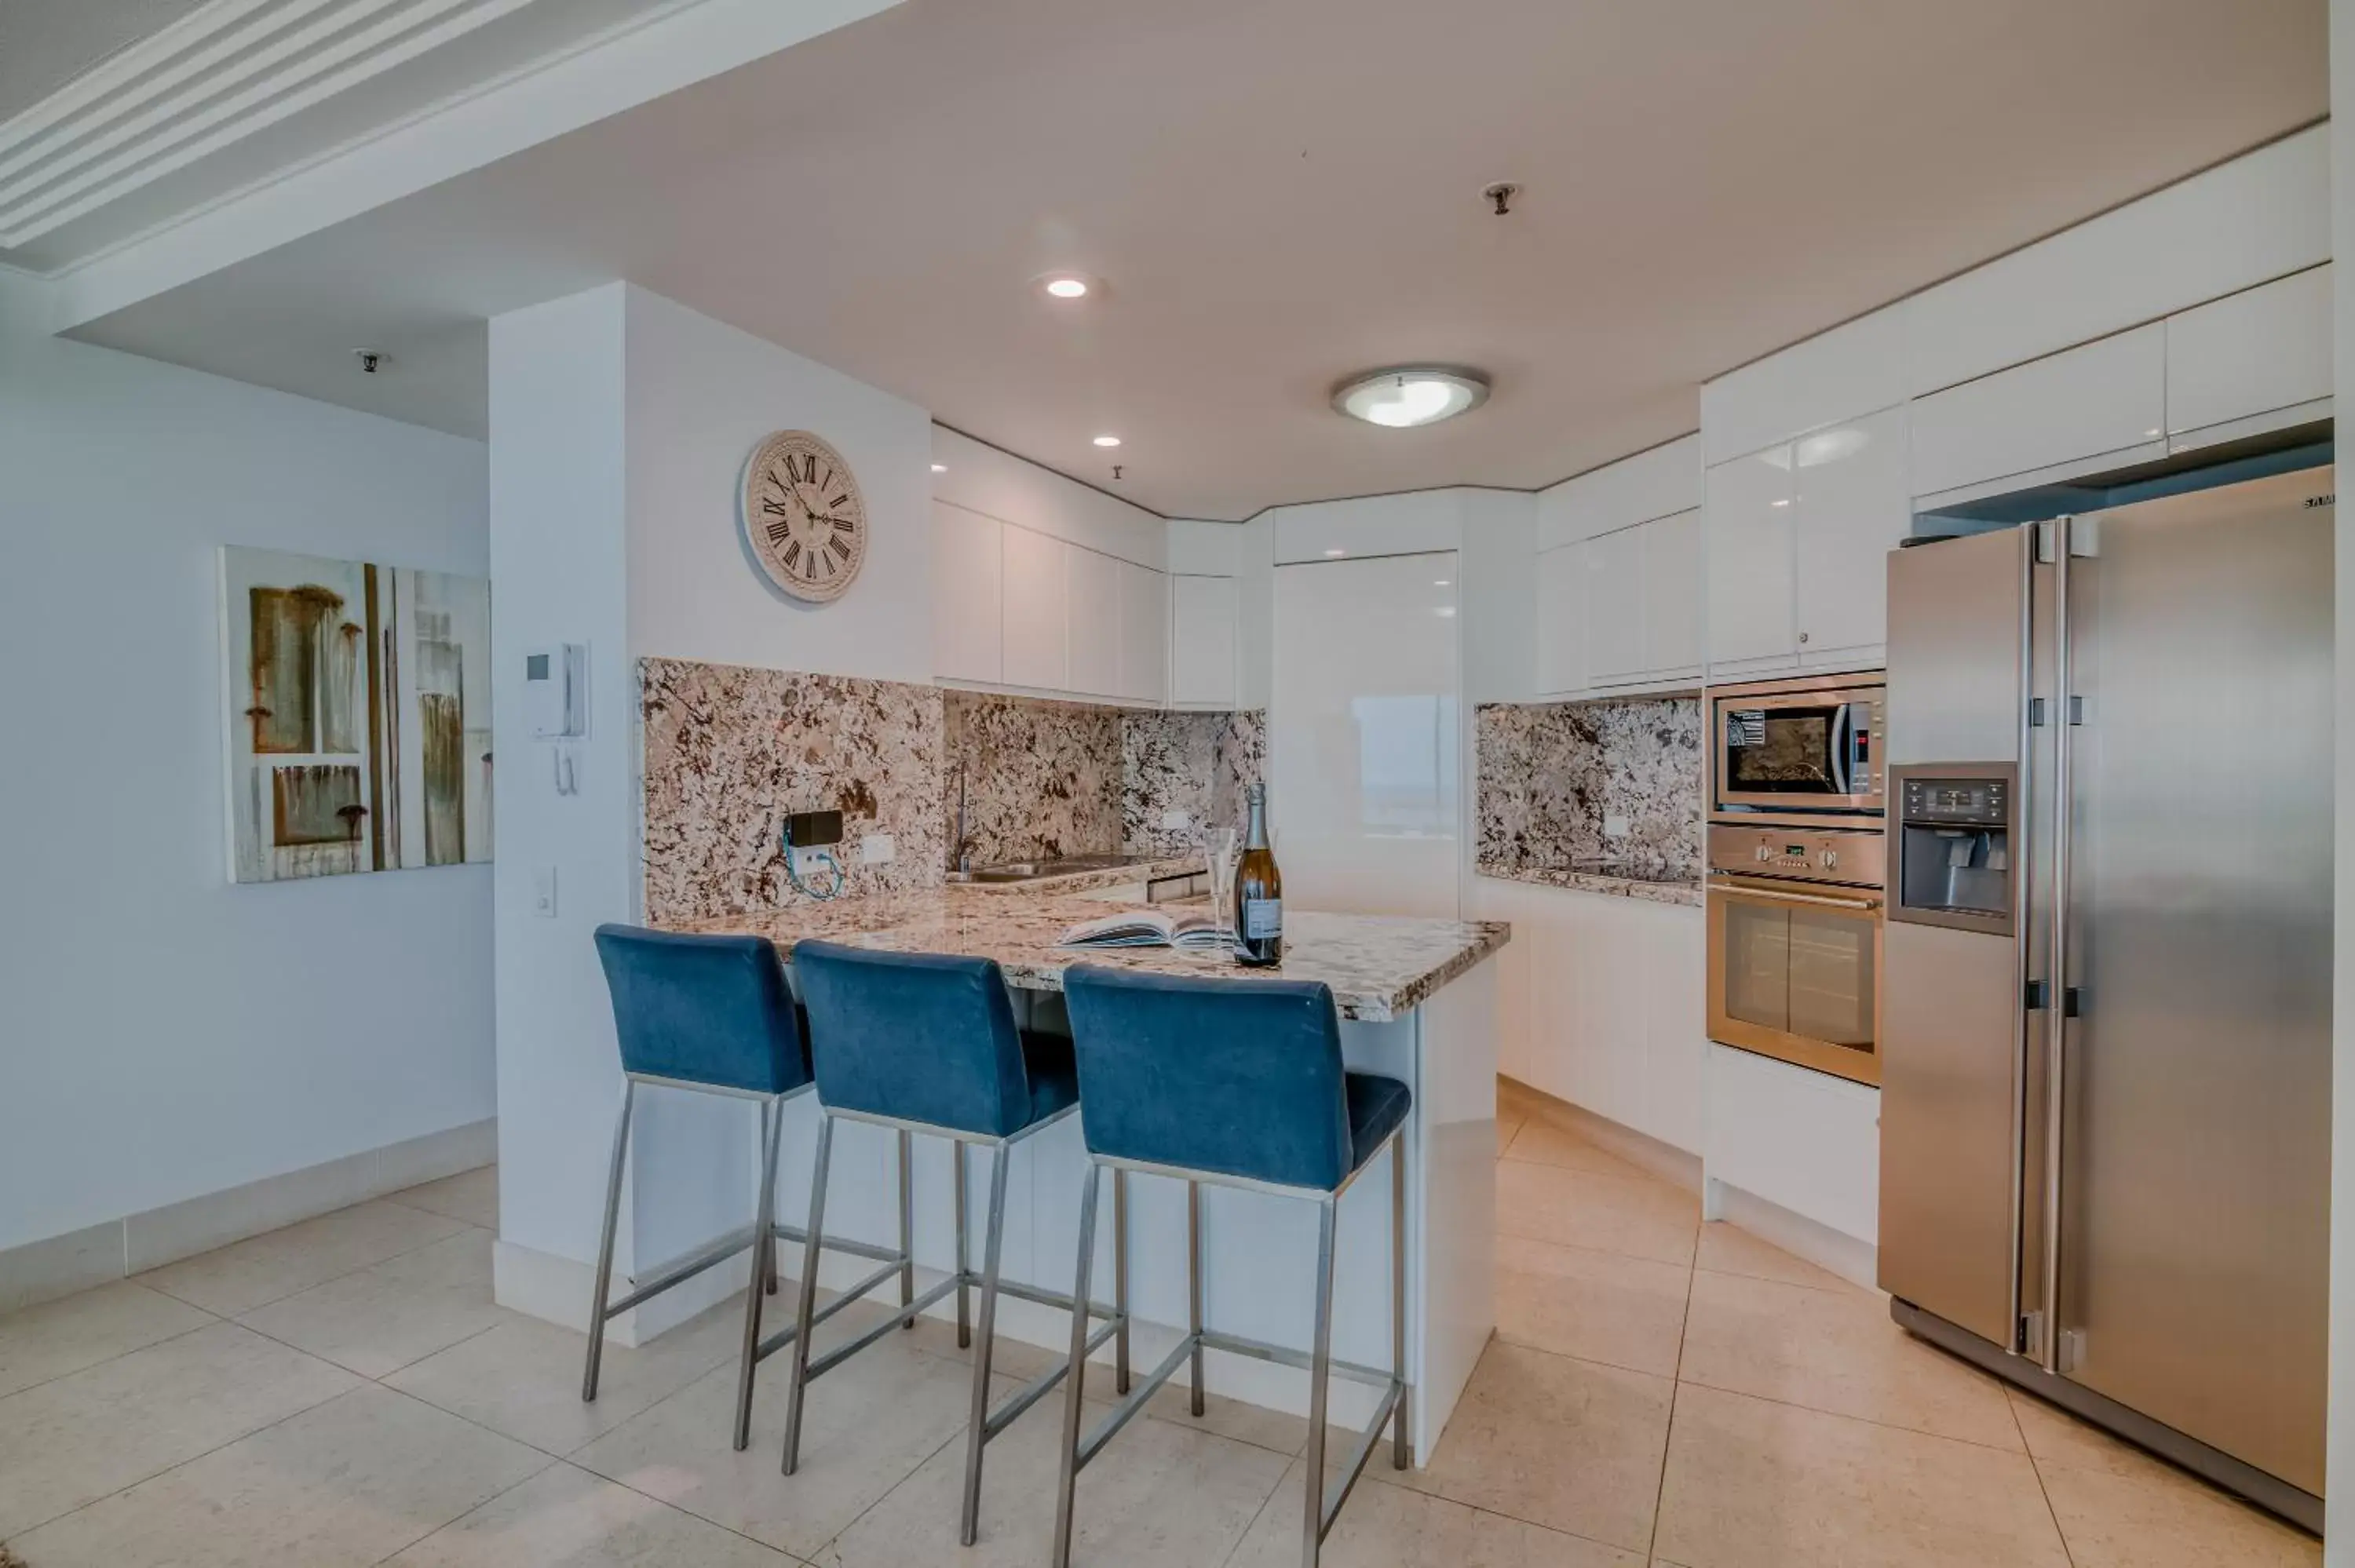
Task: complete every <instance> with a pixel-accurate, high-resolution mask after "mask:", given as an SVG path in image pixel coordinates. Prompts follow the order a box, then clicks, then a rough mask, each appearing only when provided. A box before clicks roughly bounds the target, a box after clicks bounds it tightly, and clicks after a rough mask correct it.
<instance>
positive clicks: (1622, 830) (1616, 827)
mask: <svg viewBox="0 0 2355 1568" xmlns="http://www.w3.org/2000/svg"><path fill="white" fill-rule="evenodd" d="M1635 831H1636V824H1635V823H1634V822H1633V821H1630V820H1629V819H1627V818H1625V817H1623V816H1621V815H1619V814H1618V813H1616V812H1613V813H1611V814H1610V815H1607V816H1605V817H1604V819H1603V836H1604V838H1606V839H1624V838H1625V837H1626V836H1627V835H1628V834H1629V833H1631V832H1635Z"/></svg>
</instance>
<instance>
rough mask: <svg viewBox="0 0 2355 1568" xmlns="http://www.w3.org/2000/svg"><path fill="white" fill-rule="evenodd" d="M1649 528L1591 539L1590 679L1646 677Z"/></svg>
mask: <svg viewBox="0 0 2355 1568" xmlns="http://www.w3.org/2000/svg"><path fill="white" fill-rule="evenodd" d="M1644 528H1645V524H1636V526H1635V527H1633V528H1621V529H1618V530H1617V531H1615V532H1614V533H1609V534H1604V535H1597V536H1596V537H1594V538H1592V539H1589V540H1588V541H1587V542H1586V681H1587V683H1588V684H1589V685H1593V686H1617V685H1626V684H1629V683H1633V682H1636V681H1639V680H1641V679H1643V677H1644V674H1645V663H1644Z"/></svg>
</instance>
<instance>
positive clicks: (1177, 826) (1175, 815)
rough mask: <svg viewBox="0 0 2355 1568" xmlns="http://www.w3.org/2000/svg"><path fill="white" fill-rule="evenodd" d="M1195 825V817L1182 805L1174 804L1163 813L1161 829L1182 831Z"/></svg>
mask: <svg viewBox="0 0 2355 1568" xmlns="http://www.w3.org/2000/svg"><path fill="white" fill-rule="evenodd" d="M1193 825H1194V819H1193V818H1192V817H1190V816H1188V814H1187V812H1186V810H1185V808H1184V807H1182V806H1172V807H1170V808H1169V809H1168V810H1166V811H1164V812H1162V813H1161V831H1162V832H1165V833H1182V832H1185V831H1186V830H1187V829H1188V828H1190V827H1192V826H1193Z"/></svg>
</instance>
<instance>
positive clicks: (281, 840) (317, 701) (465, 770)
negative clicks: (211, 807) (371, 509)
mask: <svg viewBox="0 0 2355 1568" xmlns="http://www.w3.org/2000/svg"><path fill="white" fill-rule="evenodd" d="M220 584H221V628H222V639H221V642H222V673H223V683H224V692H225V702H224V713H225V715H226V717H227V720H228V735H227V736H226V746H225V751H226V754H227V757H228V758H229V878H230V880H231V881H233V882H278V881H283V880H286V879H288V878H292V877H304V876H336V875H340V874H345V873H348V872H360V871H392V870H398V869H400V868H402V867H406V866H426V865H455V864H458V863H463V862H466V861H486V860H488V859H490V858H491V668H490V654H491V585H490V583H489V582H488V580H487V579H485V578H482V577H457V576H453V575H451V574H448V573H443V572H421V571H413V570H410V569H409V568H407V567H386V566H378V565H377V564H375V563H373V562H368V561H339V560H333V559H329V558H326V557H325V556H298V555H288V554H285V553H282V552H280V551H274V550H250V549H244V548H241V547H239V546H223V547H222V549H221V552H220Z"/></svg>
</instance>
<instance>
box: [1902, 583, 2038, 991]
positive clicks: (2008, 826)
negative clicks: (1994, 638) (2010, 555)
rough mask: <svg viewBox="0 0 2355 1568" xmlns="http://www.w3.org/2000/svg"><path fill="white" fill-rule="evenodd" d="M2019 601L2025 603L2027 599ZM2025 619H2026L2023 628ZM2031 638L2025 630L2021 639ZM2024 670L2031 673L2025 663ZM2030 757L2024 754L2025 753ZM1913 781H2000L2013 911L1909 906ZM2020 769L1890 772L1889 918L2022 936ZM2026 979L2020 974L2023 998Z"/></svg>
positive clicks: (1922, 766) (1919, 765) (1937, 765)
mask: <svg viewBox="0 0 2355 1568" xmlns="http://www.w3.org/2000/svg"><path fill="white" fill-rule="evenodd" d="M2021 602H2022V603H2023V604H2025V603H2026V599H2025V598H2024V597H2023V599H2022V600H2021ZM2024 620H2025V618H2024V617H2023V623H2024ZM2026 635H2027V633H2026V632H2025V631H2024V630H2023V631H2022V633H2021V636H2022V637H2025V636H2026ZM2020 668H2021V669H2023V670H2024V669H2026V668H2028V666H2027V664H2026V663H2024V662H2023V663H2022V664H2021V665H2020ZM2021 755H2022V756H2025V755H2026V752H2025V750H2023V751H2022V753H2021ZM1915 778H1923V779H2000V780H2002V782H2003V784H2004V786H2005V789H2004V794H2005V797H2006V799H2007V800H2008V801H2009V805H2008V806H2007V808H2006V811H2005V817H2004V823H2003V829H2004V836H2005V839H2006V853H2008V854H2009V855H2010V856H2011V871H2010V872H2009V875H2010V877H2011V908H2010V910H2009V912H2008V913H2006V914H2004V915H2001V916H1991V915H1979V914H1974V913H1969V912H1966V911H1962V910H1954V909H1917V908H1913V907H1912V906H1909V905H1907V904H1906V902H1905V895H1904V893H1903V891H1902V889H1903V888H1904V886H1905V844H1906V837H1905V829H1906V828H1907V827H1908V826H1909V825H1910V824H1909V823H1908V822H1907V821H1906V819H1905V785H1906V783H1907V781H1908V780H1910V779H1915ZM2019 782H2020V780H2019V768H2017V767H2015V766H2014V765H2013V764H2011V763H2009V762H1905V763H1899V764H1897V765H1895V766H1893V767H1891V768H1890V769H1889V796H1890V799H1891V800H1894V801H1896V802H1897V804H1896V805H1895V806H1894V807H1893V808H1891V815H1890V818H1889V885H1890V887H1891V888H1892V889H1895V890H1897V891H1893V892H1891V894H1890V896H1889V917H1890V918H1891V920H1897V921H1902V922H1903V923H1905V924H1907V925H1911V926H1950V927H1954V928H1955V930H1957V931H1979V932H1984V933H1985V934H1986V935H1987V936H1990V937H2009V936H2010V935H2011V934H2012V933H2013V932H2015V931H2024V930H2026V929H2027V927H2026V926H2024V925H2023V924H2022V923H2021V920H2022V912H2023V910H2024V907H2025V904H2026V900H2025V898H2024V896H2023V895H2022V893H2021V889H2022V887H2023V886H2025V885H2026V884H2025V868H2026V857H2025V855H2024V854H2022V853H2020V850H2021V847H2022V846H2021V842H2020V841H2021V840H2022V839H2023V838H2024V837H2025V836H2026V834H2025V832H2024V827H2025V824H2026V822H2027V820H2028V815H2027V812H2026V811H2025V810H2022V809H2021V807H2020V794H2019ZM2026 979H2027V977H2026V974H2025V972H2024V971H2023V973H2022V975H2021V984H2022V989H2021V991H2020V994H2021V995H2023V996H2025V995H2026V994H2027V991H2026Z"/></svg>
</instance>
